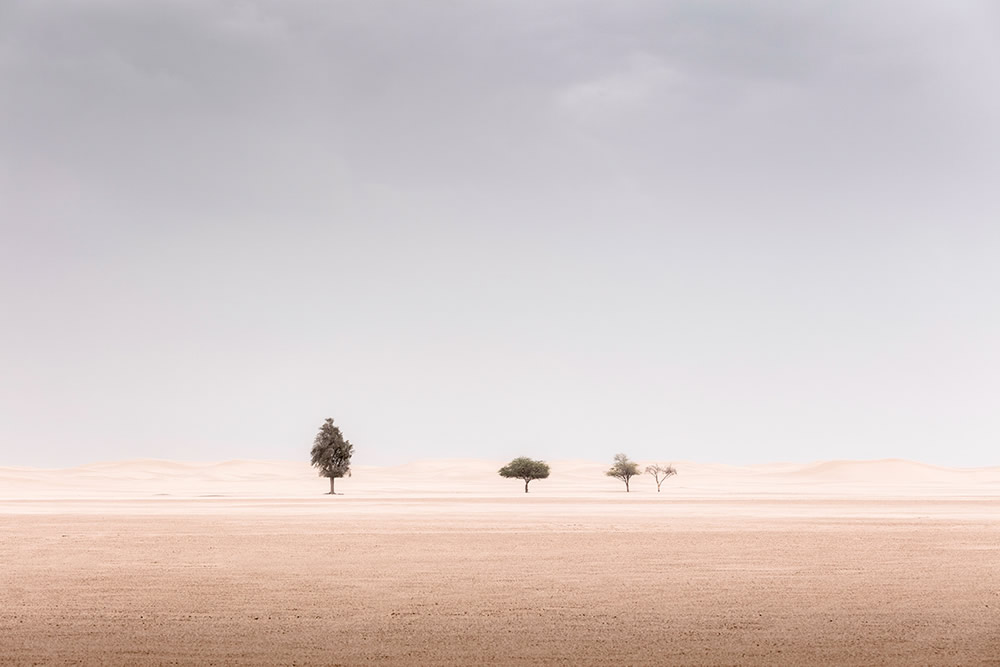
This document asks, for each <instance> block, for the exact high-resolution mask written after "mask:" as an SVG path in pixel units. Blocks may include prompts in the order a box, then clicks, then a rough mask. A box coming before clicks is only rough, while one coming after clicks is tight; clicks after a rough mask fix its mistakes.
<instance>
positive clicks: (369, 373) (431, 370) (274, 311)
mask: <svg viewBox="0 0 1000 667" xmlns="http://www.w3.org/2000/svg"><path fill="white" fill-rule="evenodd" d="M998 119H1000V10H998V9H997V5H996V4H995V3H993V2H990V1H989V0H984V1H983V2H960V1H952V0H949V1H948V2H913V1H910V0H907V1H905V2H903V1H900V2H870V1H868V0H865V1H858V2H836V3H833V2H784V1H782V2H754V3H747V2H743V1H735V0H734V1H733V2H705V1H704V0H691V1H688V2H672V3H668V2H661V1H658V0H656V1H653V0H651V1H649V2H622V1H617V0H616V2H613V3H612V2H605V1H600V2H597V1H595V2H569V1H563V0H552V1H548V2H534V1H532V2H512V1H511V0H502V1H500V2H419V3H413V2H404V1H402V0H400V1H398V2H373V1H371V0H358V1H357V2H327V1H322V2H321V1H316V2H300V1H287V0H282V1H278V0H274V1H273V2H264V1H261V2H239V1H235V0H233V1H228V0H227V1H222V0H197V1H195V0H190V1H176V0H171V1H169V2H167V1H155V0H144V1H143V2H128V1H126V0H80V1H77V2H55V1H29V0H22V1H17V0H0V225H2V235H0V308H2V310H0V465H39V466H53V467H60V466H66V465H74V464H78V463H84V462H88V461H94V460H104V459H118V458H137V457H160V458H177V459H184V460H202V459H204V460H214V459H227V458H281V459H296V458H305V457H307V456H308V449H309V447H310V445H311V440H312V437H313V435H314V434H315V432H316V429H317V428H318V427H319V425H320V423H321V422H322V421H323V419H324V418H325V417H327V416H332V417H334V418H335V419H336V420H337V423H338V424H339V425H340V426H341V427H342V428H343V430H344V432H345V435H346V436H347V437H348V438H350V439H351V440H352V441H353V442H354V444H355V446H356V447H357V455H356V461H357V462H359V463H375V464H389V463H395V462H405V461H409V460H413V459H418V458H429V457H451V456H470V457H491V458H505V457H509V456H513V455H517V454H522V453H524V454H529V455H532V456H537V457H541V458H592V459H609V460H610V457H611V456H612V455H613V454H614V453H615V452H617V451H620V450H622V451H626V452H628V453H629V454H630V455H632V456H633V457H634V458H662V459H665V460H670V459H697V460H702V461H722V462H733V463H741V462H755V461H776V460H796V461H808V460H813V459H827V458H880V457H890V456H899V457H906V458H913V459H920V460H924V461H928V462H932V463H942V464H954V465H987V464H997V463H998V460H997V456H996V452H997V451H998V444H1000V443H998V441H1000V437H998V436H1000V409H998V407H1000V345H998V342H1000V299H998V286H1000V261H998V259H1000V227H998V221H1000V186H998V184H1000V120H998Z"/></svg>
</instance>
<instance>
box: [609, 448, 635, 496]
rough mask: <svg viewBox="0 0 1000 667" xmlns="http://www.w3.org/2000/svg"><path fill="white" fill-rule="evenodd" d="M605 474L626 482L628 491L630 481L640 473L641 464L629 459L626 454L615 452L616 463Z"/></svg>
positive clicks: (626, 490)
mask: <svg viewBox="0 0 1000 667" xmlns="http://www.w3.org/2000/svg"><path fill="white" fill-rule="evenodd" d="M604 474H605V475H607V476H608V477H614V478H616V479H620V480H621V481H623V482H625V493H628V491H629V489H628V482H629V480H630V479H632V478H633V477H635V476H636V475H638V474H639V464H638V463H636V462H635V461H629V459H628V457H627V456H625V455H624V454H615V464H614V465H613V466H611V468H610V469H608V471H607V472H606V473H604Z"/></svg>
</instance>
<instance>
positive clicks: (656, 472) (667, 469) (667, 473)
mask: <svg viewBox="0 0 1000 667" xmlns="http://www.w3.org/2000/svg"><path fill="white" fill-rule="evenodd" d="M646 474H647V475H652V476H653V479H655V480H656V492H657V493H659V492H660V484H663V482H664V480H666V479H667V478H668V477H673V476H674V475H676V474H677V468H675V467H673V466H672V465H663V464H662V463H654V464H653V465H651V466H646Z"/></svg>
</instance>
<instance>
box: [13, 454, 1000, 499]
mask: <svg viewBox="0 0 1000 667" xmlns="http://www.w3.org/2000/svg"><path fill="white" fill-rule="evenodd" d="M503 463H504V462H503V461H499V460H497V461H493V460H482V459H440V460H425V461H416V462H412V463H407V464H404V465H396V466H385V467H378V466H364V465H359V466H356V467H355V468H354V471H353V474H352V476H351V477H350V478H345V479H343V480H339V481H338V483H337V485H338V490H340V491H342V492H343V493H345V494H347V495H349V496H356V497H369V498H374V497H442V496H463V497H506V496H510V495H512V494H517V493H520V492H521V485H520V482H518V481H516V480H505V479H502V478H500V477H499V476H498V475H497V470H498V469H499V467H500V466H501V465H503ZM643 464H644V465H645V462H643ZM674 464H675V466H676V467H677V468H678V470H679V473H680V474H679V475H677V476H676V477H673V478H671V479H670V480H668V481H667V482H665V483H664V485H663V493H661V494H659V495H658V497H665V498H666V497H669V498H698V497H706V496H709V497H727V496H764V497H766V496H775V495H778V496H780V495H787V494H795V495H806V496H827V497H840V496H856V495H861V496H914V497H915V496H924V495H935V496H942V495H943V496H1000V467H991V468H946V467H940V466H933V465H928V464H924V463H918V462H914V461H905V460H899V459H885V460H878V461H823V462H817V463H809V464H792V463H776V464H758V465H749V466H733V465H724V464H710V463H697V462H690V461H679V462H674ZM551 467H552V474H551V476H550V477H549V478H548V479H545V480H537V481H534V482H532V484H531V487H530V488H531V493H532V494H533V495H535V496H550V497H590V496H593V497H607V496H609V495H616V494H623V493H624V485H623V484H622V483H621V482H619V481H617V480H614V479H611V478H608V477H606V476H605V475H604V471H605V470H606V469H607V467H608V464H607V463H606V462H595V461H582V460H567V461H552V462H551ZM631 487H632V491H631V493H630V494H629V495H630V497H632V496H633V495H635V496H650V495H653V496H656V495H657V494H656V486H655V483H654V482H653V480H652V479H651V478H650V477H649V476H647V475H641V476H639V477H638V478H636V479H634V480H633V482H632V485H631ZM326 489H327V484H326V481H325V480H323V479H321V478H319V477H318V476H317V475H316V473H315V471H314V470H313V469H312V468H310V467H309V465H308V463H306V462H304V461H303V462H298V461H256V460H231V461H220V462H209V463H195V462H181V461H166V460H159V459H139V460H130V461H112V462H101V463H91V464H87V465H82V466H78V467H75V468H65V469H43V468H25V467H6V468H0V498H2V499H7V500H13V499H18V498H22V499H38V498H52V499H62V498H67V499H69V498H149V497H175V498H196V497H206V496H213V497H255V498H286V497H287V498H306V497H315V496H317V495H321V494H322V493H323V492H324V491H325V490H326Z"/></svg>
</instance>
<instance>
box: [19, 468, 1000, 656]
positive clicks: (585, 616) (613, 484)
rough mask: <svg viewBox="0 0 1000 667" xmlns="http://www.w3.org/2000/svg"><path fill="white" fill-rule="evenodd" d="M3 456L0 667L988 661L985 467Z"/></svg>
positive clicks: (991, 617) (991, 560)
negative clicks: (531, 466) (22, 461)
mask: <svg viewBox="0 0 1000 667" xmlns="http://www.w3.org/2000/svg"><path fill="white" fill-rule="evenodd" d="M674 463H675V465H676V467H677V468H678V470H679V475H678V476H677V477H674V478H671V479H670V480H668V481H667V482H666V483H665V484H664V491H663V492H662V493H657V492H656V486H655V484H654V482H653V480H652V479H651V478H649V477H647V476H641V477H639V478H638V479H636V480H634V482H633V492H632V493H629V494H626V493H625V492H624V485H623V484H622V483H621V482H619V481H617V480H614V479H610V478H608V477H606V476H605V475H604V470H605V469H606V468H607V466H608V464H607V462H595V461H580V460H572V461H552V462H551V466H552V476H551V477H550V478H549V479H546V480H538V481H535V482H532V484H531V489H532V491H531V493H530V494H527V495H526V494H524V493H523V490H522V484H521V483H520V482H519V481H517V480H505V479H501V478H500V477H499V476H498V475H497V469H498V468H499V467H500V466H501V465H502V464H503V462H502V461H490V460H477V459H451V460H435V461H418V462H414V463H408V464H405V465H397V466H388V467H375V466H364V465H359V466H356V468H355V470H354V475H353V476H352V477H351V478H349V479H344V480H341V481H339V482H338V489H341V490H343V492H344V494H345V495H343V496H340V497H337V498H331V497H329V496H325V495H323V493H324V491H326V490H327V489H328V488H329V487H328V484H327V482H326V481H325V480H323V479H321V478H319V477H318V476H317V475H316V474H315V471H314V470H313V469H312V468H310V467H309V465H308V464H307V463H306V462H302V461H298V462H292V461H221V462H214V463H190V462H179V461H161V460H134V461H119V462H106V463H94V464H90V465H85V466H79V467H77V468H67V469H62V470H48V469H33V468H0V519H2V520H0V563H3V564H4V567H3V568H0V584H2V588H3V590H4V593H5V595H6V599H5V605H3V606H2V607H0V637H2V638H3V641H0V663H2V664H5V665H6V664H11V665H22V664H23V665H33V664H56V665H63V664H65V665H71V664H108V665H136V664H143V665H145V664H150V665H157V664H167V663H169V664H190V665H200V664H254V665H271V664H318V665H325V664H347V665H361V664H387V665H412V664H434V665H469V664H514V665H546V664H564V665H565V664H574V665H575V664H581V665H620V664H629V665H660V664H684V665H699V664H700V665H736V664H740V665H743V664H759V665H814V664H815V665H821V664H834V665H872V664H898V665H911V664H955V665H960V664H962V665H965V664H995V662H996V656H997V655H1000V638H998V637H997V633H996V628H997V627H998V623H1000V597H998V596H1000V593H998V591H1000V571H998V569H997V567H996V563H997V557H998V550H997V541H996V535H997V530H998V526H1000V520H998V514H997V511H996V510H997V506H998V504H1000V468H980V469H955V468H943V467H936V466H929V465H925V464H921V463H915V462H911V461H899V460H884V461H826V462H818V463H810V464H793V463H779V464H762V465H752V466H732V465H721V464H706V463H697V462H686V461H677V462H674Z"/></svg>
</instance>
